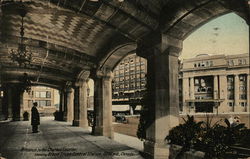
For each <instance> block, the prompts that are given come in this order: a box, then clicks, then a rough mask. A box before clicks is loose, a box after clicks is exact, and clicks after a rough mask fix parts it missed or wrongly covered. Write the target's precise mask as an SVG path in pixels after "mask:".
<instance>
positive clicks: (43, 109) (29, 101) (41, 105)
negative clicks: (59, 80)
mask: <svg viewBox="0 0 250 159" xmlns="http://www.w3.org/2000/svg"><path fill="white" fill-rule="evenodd" d="M34 102H37V104H38V106H37V108H38V111H39V113H40V114H41V115H45V116H47V115H52V114H53V113H54V112H55V111H56V110H57V109H58V106H59V105H58V102H59V99H58V91H57V90H55V89H53V88H49V87H41V86H36V87H31V91H30V93H27V92H25V93H24V94H23V112H25V111H27V112H29V113H30V111H31V108H32V106H33V103H34Z"/></svg>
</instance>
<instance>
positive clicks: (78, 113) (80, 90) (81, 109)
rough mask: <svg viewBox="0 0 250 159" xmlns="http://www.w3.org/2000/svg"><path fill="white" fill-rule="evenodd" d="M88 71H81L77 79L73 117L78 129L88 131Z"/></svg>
mask: <svg viewBox="0 0 250 159" xmlns="http://www.w3.org/2000/svg"><path fill="white" fill-rule="evenodd" d="M89 74H90V72H89V71H82V72H81V73H80V74H79V76H78V79H77V82H76V86H77V93H75V95H76V96H75V104H76V105H75V107H74V108H75V109H74V117H76V118H75V121H76V120H78V121H79V122H78V121H76V122H78V123H76V125H77V124H78V125H79V126H80V127H82V128H85V129H88V95H87V94H88V92H87V91H88V84H87V80H88V77H89Z"/></svg>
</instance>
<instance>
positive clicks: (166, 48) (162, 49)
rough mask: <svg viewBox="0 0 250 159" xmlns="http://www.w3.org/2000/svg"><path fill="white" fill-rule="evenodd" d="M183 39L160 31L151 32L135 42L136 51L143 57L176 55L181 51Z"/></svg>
mask: <svg viewBox="0 0 250 159" xmlns="http://www.w3.org/2000/svg"><path fill="white" fill-rule="evenodd" d="M182 45H183V41H182V40H179V39H176V38H174V37H172V36H170V35H167V34H163V33H162V32H160V31H156V32H152V33H151V34H149V35H147V36H144V37H143V38H142V40H140V41H138V42H137V49H136V53H137V55H139V56H142V57H144V58H150V57H151V56H155V55H159V54H168V55H171V56H176V57H178V56H179V55H180V52H181V51H182V47H183V46H182Z"/></svg>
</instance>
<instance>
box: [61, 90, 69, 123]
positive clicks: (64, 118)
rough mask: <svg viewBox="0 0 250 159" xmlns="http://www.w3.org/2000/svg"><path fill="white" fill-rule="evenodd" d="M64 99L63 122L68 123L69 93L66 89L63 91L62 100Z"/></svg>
mask: <svg viewBox="0 0 250 159" xmlns="http://www.w3.org/2000/svg"><path fill="white" fill-rule="evenodd" d="M61 99H63V101H62V102H63V121H67V116H68V109H67V103H68V102H67V91H66V89H65V90H63V91H62V98H61Z"/></svg>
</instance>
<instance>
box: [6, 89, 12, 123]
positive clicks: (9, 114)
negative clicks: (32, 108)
mask: <svg viewBox="0 0 250 159" xmlns="http://www.w3.org/2000/svg"><path fill="white" fill-rule="evenodd" d="M12 91H13V90H12V89H11V87H8V88H7V92H6V93H7V119H8V120H13V106H12Z"/></svg>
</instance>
